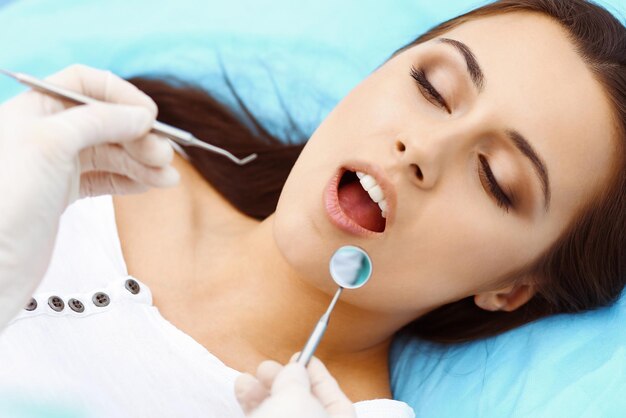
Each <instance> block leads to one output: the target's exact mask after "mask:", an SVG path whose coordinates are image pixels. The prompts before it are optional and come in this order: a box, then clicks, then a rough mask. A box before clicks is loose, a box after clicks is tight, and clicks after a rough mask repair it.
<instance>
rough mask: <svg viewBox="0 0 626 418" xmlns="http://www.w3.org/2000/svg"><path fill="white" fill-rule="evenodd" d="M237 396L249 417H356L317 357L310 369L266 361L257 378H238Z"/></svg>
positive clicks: (244, 375) (260, 367)
mask: <svg viewBox="0 0 626 418" xmlns="http://www.w3.org/2000/svg"><path fill="white" fill-rule="evenodd" d="M292 360H293V359H292ZM307 372H308V373H307ZM235 395H236V397H237V400H238V401H239V404H240V405H241V408H242V409H243V411H244V413H245V414H246V416H248V417H249V418H356V411H355V409H354V405H353V404H352V402H351V401H350V399H348V397H347V396H346V395H345V394H344V393H343V392H342V391H341V388H339V385H338V384H337V381H336V380H335V379H334V378H333V377H332V376H331V374H330V373H329V372H328V370H327V369H326V366H324V364H323V363H322V362H321V361H320V360H319V359H318V358H316V357H313V358H312V359H311V361H310V362H309V366H308V368H307V369H305V368H304V366H302V365H300V364H297V363H295V362H292V363H289V364H288V365H286V366H284V367H283V366H281V365H280V364H279V363H277V362H275V361H271V360H269V361H264V362H263V363H261V364H260V365H259V367H258V369H257V373H256V376H252V375H251V374H247V373H245V374H242V375H241V376H239V377H238V378H237V380H236V381H235Z"/></svg>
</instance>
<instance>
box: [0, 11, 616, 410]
mask: <svg viewBox="0 0 626 418" xmlns="http://www.w3.org/2000/svg"><path fill="white" fill-rule="evenodd" d="M484 3H485V1H461V0H457V1H447V2H437V3H436V5H434V3H433V2H429V1H426V0H394V1H378V0H342V1H297V2H296V1H287V0H274V1H269V0H230V1H228V2H217V1H201V0H177V1H176V2H164V1H146V0H142V1H132V2H130V1H126V0H108V1H96V0H48V1H42V0H29V1H6V0H5V1H1V0H0V7H2V8H1V9H0V39H3V46H2V48H0V67H1V68H7V69H10V70H13V71H21V72H26V73H30V74H33V75H35V76H39V77H43V76H46V75H48V74H50V73H53V72H55V71H58V70H60V69H62V68H64V67H66V66H67V65H70V64H72V63H75V62H80V63H83V64H87V65H91V66H95V67H100V68H105V69H109V70H111V71H113V72H115V73H117V74H119V75H121V76H125V77H127V76H131V75H139V74H150V73H153V74H154V73H160V74H173V75H177V76H180V77H181V78H183V79H187V80H192V81H195V82H197V83H199V84H201V85H202V86H204V87H206V88H207V89H210V90H212V91H214V92H216V93H217V94H218V95H220V96H221V97H222V98H223V100H226V101H231V98H230V95H229V94H228V92H227V90H226V88H225V85H224V82H223V79H222V69H224V70H225V71H226V72H227V73H228V75H229V77H230V78H231V80H232V81H233V83H234V84H235V86H236V89H237V91H238V93H239V94H240V95H241V96H242V97H243V99H244V101H245V102H246V103H247V104H248V105H249V106H250V107H251V109H252V111H253V112H254V113H255V114H256V115H258V116H259V117H260V118H261V120H262V121H263V123H264V124H265V125H266V126H267V127H268V128H269V129H270V130H271V131H273V132H274V133H276V134H278V135H281V137H286V136H287V134H286V132H287V131H288V128H289V127H288V123H287V119H286V117H285V109H286V110H288V112H289V113H290V114H291V115H292V117H293V118H294V120H295V121H296V122H297V123H298V124H299V125H300V127H301V129H302V132H303V133H304V134H305V135H306V136H308V135H310V134H311V133H312V132H313V131H314V129H315V128H316V127H317V125H318V124H319V123H320V122H321V121H322V120H323V118H324V117H325V116H326V115H327V114H328V112H329V111H330V110H331V109H332V108H333V107H334V106H335V104H336V103H337V102H338V101H339V100H340V99H341V98H342V97H343V96H344V95H345V94H346V93H347V92H348V91H349V90H350V89H351V88H353V87H354V86H355V85H356V84H358V83H359V81H361V80H362V79H363V78H364V77H366V76H367V75H368V74H369V73H370V72H371V71H372V70H374V69H375V68H376V67H377V66H378V65H379V64H381V63H382V62H383V61H384V60H385V59H386V58H387V57H388V56H389V55H390V54H391V53H392V52H393V51H394V50H395V49H397V48H399V47H401V46H402V45H404V44H405V43H407V42H409V41H410V40H412V39H413V38H415V37H416V36H417V35H418V34H420V33H421V32H423V31H424V30H426V29H428V28H429V27H431V26H433V25H434V24H436V23H439V22H440V21H442V20H445V19H448V18H450V17H453V16H455V15H457V14H459V13H461V12H463V11H467V10H470V9H472V8H473V7H475V6H478V5H480V4H484ZM601 4H604V5H607V6H608V7H609V9H611V10H612V11H615V12H617V13H618V14H619V15H621V20H622V21H624V16H626V2H625V1H624V0H613V1H605V2H601ZM23 90H24V88H23V87H22V86H20V85H19V84H16V83H15V82H13V81H12V80H10V79H7V78H0V101H4V100H6V99H7V98H9V97H11V96H13V95H15V94H17V93H18V92H20V91H23ZM231 103H232V101H231ZM391 360H392V387H393V390H394V394H395V396H396V398H398V399H401V400H404V401H406V402H408V403H409V404H411V405H412V406H413V407H414V409H415V411H416V414H417V416H418V417H438V418H446V417H455V418H457V417H483V418H488V417H494V418H495V417H498V418H504V417H530V416H532V417H618V416H626V412H625V411H626V396H625V395H624V394H625V393H626V301H624V299H622V301H620V303H619V304H617V305H616V306H614V307H611V308H607V309H602V310H599V311H595V312H591V313H587V314H582V315H576V316H559V317H553V318H549V319H546V320H543V321H540V322H537V323H534V324H531V325H528V326H525V327H523V328H520V329H518V330H514V331H512V332H509V333H507V334H504V335H501V336H498V337H495V338H491V339H488V340H484V341H479V342H475V343H472V344H465V345H462V346H454V347H447V348H446V347H439V346H437V345H434V344H429V343H424V342H417V341H409V340H407V339H405V338H399V339H397V341H396V343H395V344H394V347H393V352H392V358H391ZM0 364H1V359H0ZM33 395H34V397H36V394H33ZM3 408H5V409H3ZM8 408H13V409H8ZM9 410H10V411H14V413H12V414H11V415H9V416H22V415H17V413H16V412H15V411H16V406H15V405H11V404H10V403H8V402H2V401H1V400H0V416H7V414H6V413H5V412H6V411H9ZM24 411H25V412H24V413H23V416H24V417H30V416H37V415H28V413H29V412H28V411H26V410H24ZM59 416H73V415H70V414H69V413H68V414H67V415H59Z"/></svg>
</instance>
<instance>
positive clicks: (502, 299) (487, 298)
mask: <svg viewBox="0 0 626 418" xmlns="http://www.w3.org/2000/svg"><path fill="white" fill-rule="evenodd" d="M535 291H536V288H535V286H534V285H533V284H528V283H519V284H513V285H510V286H507V287H504V288H501V289H498V290H491V291H489V292H483V293H479V294H477V295H475V296H474V303H475V304H476V306H478V307H479V308H482V309H484V310H487V311H505V312H511V311H514V310H516V309H517V308H519V307H520V306H522V305H523V304H525V303H526V302H528V301H529V300H530V299H531V298H532V297H533V296H534V294H535Z"/></svg>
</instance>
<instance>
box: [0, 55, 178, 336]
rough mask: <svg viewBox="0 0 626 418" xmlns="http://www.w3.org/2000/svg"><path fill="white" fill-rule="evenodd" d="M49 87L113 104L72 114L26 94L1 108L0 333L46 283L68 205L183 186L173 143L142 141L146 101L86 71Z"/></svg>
mask: <svg viewBox="0 0 626 418" xmlns="http://www.w3.org/2000/svg"><path fill="white" fill-rule="evenodd" d="M46 80H47V81H50V82H51V83H54V84H57V85H59V86H62V87H65V88H67V89H70V90H73V91H77V92H79V93H82V94H84V95H86V96H90V97H93V98H95V99H98V100H102V101H106V102H109V103H97V104H89V105H81V106H75V105H73V104H70V103H69V102H65V101H61V100H59V99H57V98H53V97H51V96H48V95H44V94H42V93H39V92H36V91H29V92H26V93H23V94H21V95H19V96H17V97H15V98H13V99H11V100H9V101H7V102H5V103H3V104H2V105H0V330H1V329H2V327H3V326H4V325H5V324H6V322H8V320H10V319H11V318H12V317H13V315H14V314H16V313H17V311H19V309H21V308H22V307H23V306H24V305H25V304H26V302H27V301H28V298H29V297H30V296H31V295H32V293H33V292H34V290H35V289H36V287H37V285H38V284H39V282H40V280H41V279H42V277H43V275H44V274H45V272H46V269H47V267H48V264H49V262H50V257H51V255H52V250H53V247H54V242H55V238H56V234H57V230H58V224H59V218H60V216H61V214H62V213H63V211H64V210H65V208H66V207H67V206H68V205H69V204H71V203H72V202H74V201H75V200H76V199H78V198H79V197H82V196H96V195H100V194H108V193H111V194H114V193H115V194H123V193H138V192H143V191H146V190H147V189H148V188H149V186H154V187H167V186H172V185H175V184H176V183H177V182H178V179H179V175H178V172H177V171H176V170H175V169H174V168H173V167H171V166H170V165H169V164H170V162H171V160H172V157H173V150H172V147H171V145H170V144H169V142H167V140H166V139H164V138H160V137H157V136H155V135H153V134H148V131H149V130H150V127H151V125H152V123H153V122H154V120H155V117H156V113H157V107H156V105H155V104H154V102H153V101H152V100H151V99H150V98H149V97H148V96H147V95H146V94H144V93H142V92H141V91H139V90H138V89H137V88H135V87H134V86H133V85H132V84H130V83H128V82H126V81H124V80H122V79H120V78H118V77H116V76H114V75H113V74H112V73H110V72H107V71H101V70H96V69H93V68H89V67H85V66H72V67H69V68H67V69H65V70H63V71H61V72H59V73H57V74H55V75H53V76H51V77H49V78H47V79H46ZM114 103H120V104H114ZM121 103H123V105H122V104H121Z"/></svg>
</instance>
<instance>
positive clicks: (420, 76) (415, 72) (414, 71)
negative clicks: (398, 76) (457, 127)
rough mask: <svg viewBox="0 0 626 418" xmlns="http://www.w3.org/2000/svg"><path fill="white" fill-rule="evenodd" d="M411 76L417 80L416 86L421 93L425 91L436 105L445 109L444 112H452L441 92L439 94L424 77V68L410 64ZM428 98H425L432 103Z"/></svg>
mask: <svg viewBox="0 0 626 418" xmlns="http://www.w3.org/2000/svg"><path fill="white" fill-rule="evenodd" d="M411 77H412V78H413V79H414V80H415V81H416V82H417V86H418V87H419V89H420V90H421V91H422V93H425V94H426V95H427V96H429V98H430V99H432V100H434V101H436V102H437V103H436V105H437V106H439V107H440V108H442V109H445V110H446V112H448V113H449V114H450V113H452V111H451V110H450V107H449V106H448V103H446V100H445V99H444V98H443V97H442V96H441V94H439V92H438V91H437V89H435V88H434V87H433V85H432V84H431V83H430V81H428V79H427V78H426V74H425V73H424V70H422V69H421V68H415V66H411ZM430 99H428V98H427V100H428V101H429V102H431V103H432V100H430Z"/></svg>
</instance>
